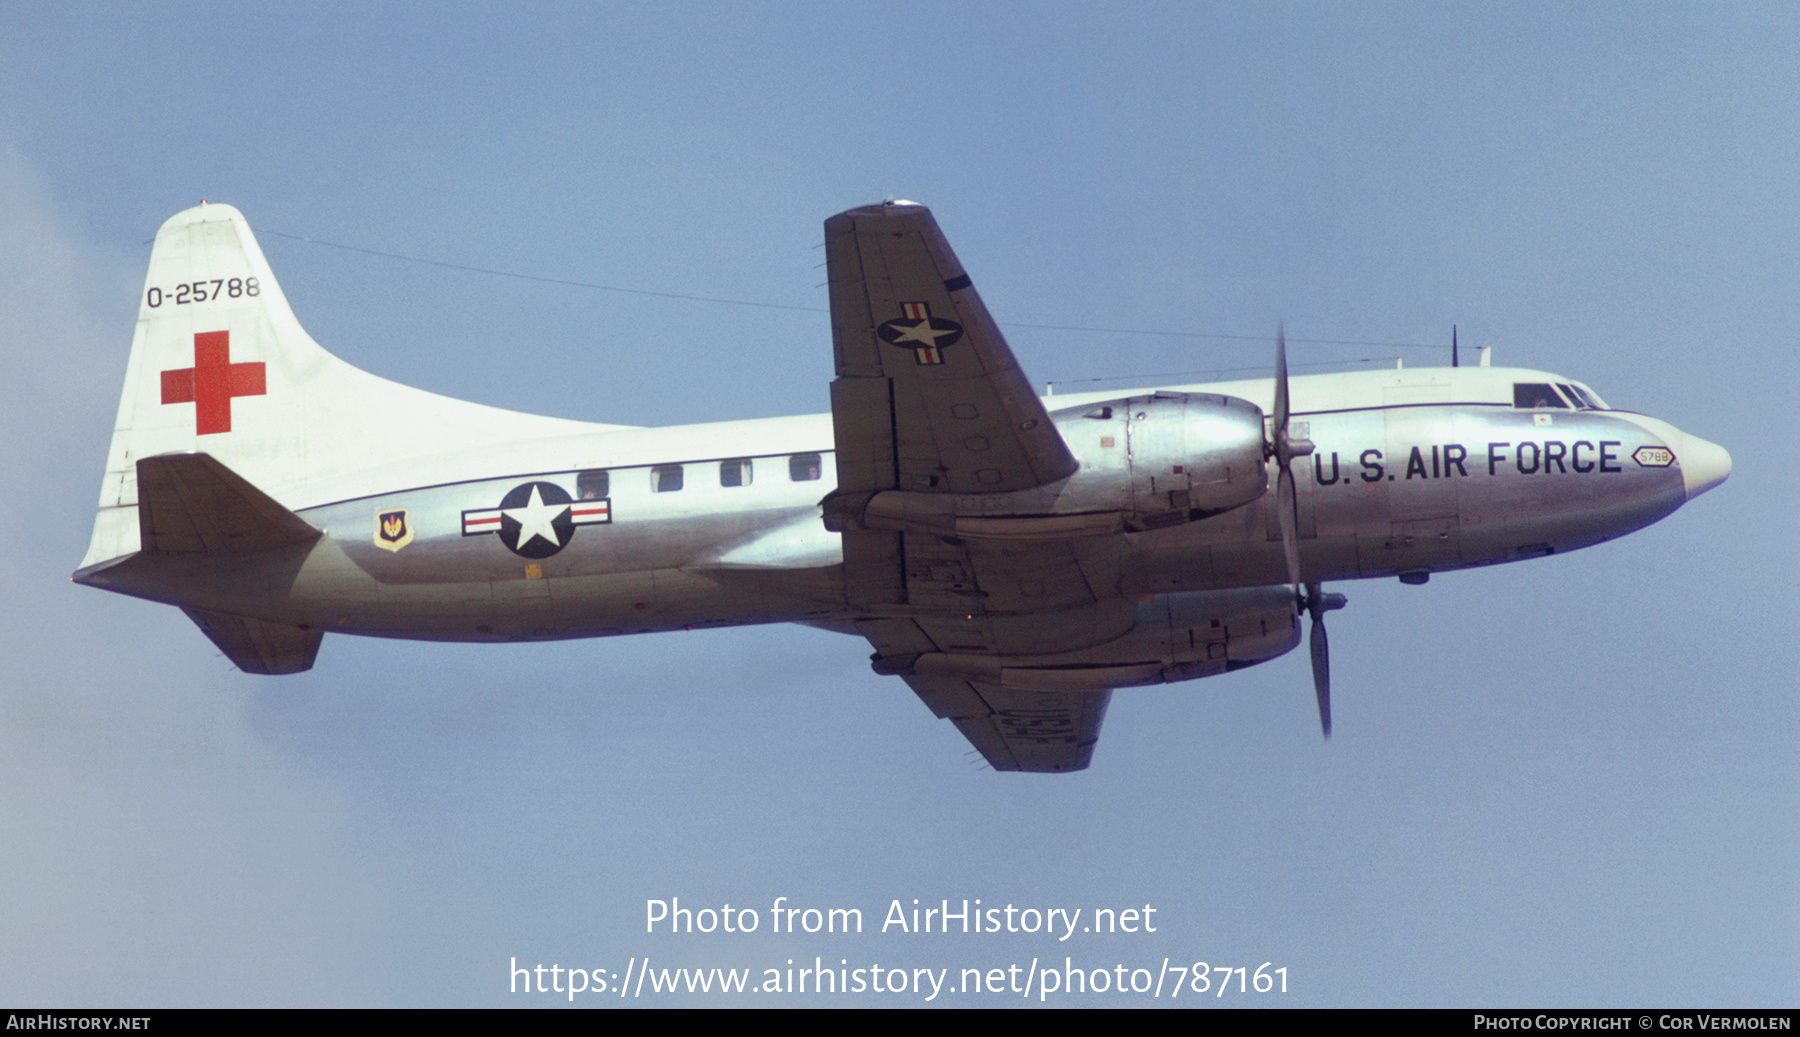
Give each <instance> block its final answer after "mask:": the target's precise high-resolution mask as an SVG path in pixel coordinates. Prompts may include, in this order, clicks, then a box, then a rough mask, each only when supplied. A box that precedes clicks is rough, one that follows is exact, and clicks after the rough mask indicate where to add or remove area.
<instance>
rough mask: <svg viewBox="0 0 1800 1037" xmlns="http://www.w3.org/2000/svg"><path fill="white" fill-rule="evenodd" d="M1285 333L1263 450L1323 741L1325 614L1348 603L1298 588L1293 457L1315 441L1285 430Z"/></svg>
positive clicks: (1279, 336)
mask: <svg viewBox="0 0 1800 1037" xmlns="http://www.w3.org/2000/svg"><path fill="white" fill-rule="evenodd" d="M1289 416H1290V407H1289V405H1288V370H1287V331H1286V329H1285V328H1280V327H1278V328H1277V329H1276V331H1275V414H1274V421H1273V423H1272V426H1271V430H1270V434H1269V439H1270V441H1269V443H1268V445H1267V448H1266V450H1267V453H1268V456H1270V457H1273V458H1274V459H1275V467H1276V471H1277V474H1276V482H1275V511H1276V516H1277V517H1278V518H1279V519H1280V520H1281V552H1282V554H1283V555H1284V556H1285V557H1286V560H1287V574H1288V582H1289V583H1291V584H1292V585H1293V587H1294V611H1295V613H1296V614H1298V613H1300V612H1307V613H1310V614H1311V616H1312V670H1313V692H1314V693H1315V694H1316V695H1317V696H1318V699H1319V726H1320V728H1321V729H1323V730H1324V732H1325V737H1326V738H1330V737H1331V651H1330V647H1329V642H1328V639H1327V637H1326V634H1325V613H1327V612H1331V611H1333V610H1335V609H1341V608H1343V607H1344V605H1345V604H1346V603H1347V601H1348V599H1346V598H1345V597H1344V596H1343V595H1342V594H1326V593H1325V590H1324V587H1323V586H1322V585H1321V584H1320V583H1318V582H1317V581H1315V582H1312V583H1308V584H1307V585H1306V589H1305V590H1304V591H1302V590H1301V587H1300V538H1299V533H1298V530H1297V527H1298V525H1299V522H1298V519H1297V515H1298V503H1297V501H1296V500H1295V496H1294V458H1296V457H1305V456H1307V455H1308V454H1311V453H1312V452H1313V442H1312V440H1310V439H1307V438H1306V437H1305V436H1294V435H1293V434H1292V433H1291V432H1290V430H1289V428H1288V418H1289Z"/></svg>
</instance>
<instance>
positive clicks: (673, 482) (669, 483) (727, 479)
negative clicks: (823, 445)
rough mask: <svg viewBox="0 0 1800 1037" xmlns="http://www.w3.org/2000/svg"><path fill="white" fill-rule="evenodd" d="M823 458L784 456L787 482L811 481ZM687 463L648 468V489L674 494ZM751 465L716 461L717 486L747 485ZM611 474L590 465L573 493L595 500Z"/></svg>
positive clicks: (607, 489) (740, 459)
mask: <svg viewBox="0 0 1800 1037" xmlns="http://www.w3.org/2000/svg"><path fill="white" fill-rule="evenodd" d="M823 465H824V459H823V458H822V457H821V456H820V455H819V454H792V455H789V457H788V481H789V482H811V481H813V480H815V479H817V478H819V473H820V472H821V470H822V468H823ZM688 467H689V466H687V465H678V464H659V465H656V466H655V467H653V468H651V469H650V489H651V490H653V491H654V492H656V493H674V492H675V491H676V490H679V489H681V488H682V486H683V485H685V482H686V478H687V475H686V470H687V468H688ZM753 474H754V466H753V465H752V464H751V459H750V458H748V457H734V458H731V459H730V460H727V461H720V462H719V485H720V486H748V485H750V482H751V478H752V476H753ZM611 490H612V474H611V472H609V471H608V470H607V469H604V468H591V469H588V470H587V471H584V472H579V473H577V474H576V476H575V495H576V496H577V497H579V498H581V499H582V500H599V499H600V498H602V497H606V496H609V495H610V493H611Z"/></svg>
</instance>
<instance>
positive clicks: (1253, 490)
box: [823, 392, 1269, 540]
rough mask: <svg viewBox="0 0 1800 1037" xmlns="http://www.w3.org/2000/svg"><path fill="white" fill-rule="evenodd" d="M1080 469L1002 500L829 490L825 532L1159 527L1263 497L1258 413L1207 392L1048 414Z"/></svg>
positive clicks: (988, 533) (1012, 535)
mask: <svg viewBox="0 0 1800 1037" xmlns="http://www.w3.org/2000/svg"><path fill="white" fill-rule="evenodd" d="M1051 419H1052V420H1053V421H1054V422H1055V423H1056V427H1057V431H1058V432H1060V433H1061V434H1062V436H1063V439H1064V442H1066V443H1068V444H1069V447H1070V449H1071V451H1073V452H1074V454H1075V455H1076V456H1077V457H1078V458H1080V459H1081V467H1080V469H1079V470H1077V471H1076V472H1075V473H1074V474H1072V475H1070V476H1069V477H1068V478H1066V479H1061V480H1058V481H1057V482H1055V483H1052V484H1049V485H1046V486H1039V487H1034V488H1032V489H1027V490H1016V491H1012V492H1010V493H988V494H973V493H947V492H931V491H922V490H882V491H879V492H874V493H861V494H844V493H833V494H831V495H830V496H828V497H827V498H826V499H825V501H824V502H823V503H824V512H825V515H824V517H825V528H827V529H831V530H834V531H837V530H845V529H885V530H904V531H911V532H920V533H933V534H936V535H938V536H954V537H975V538H979V539H1021V540H1054V539H1065V538H1069V537H1083V536H1104V535H1108V534H1113V533H1119V532H1122V531H1124V530H1146V529H1160V528H1162V527H1164V526H1172V525H1176V524H1178V523H1181V522H1189V521H1193V520H1195V519H1202V518H1206V517H1207V516H1209V515H1217V514H1219V513H1220V512H1224V511H1230V510H1231V509H1233V508H1238V507H1242V506H1243V505H1245V504H1249V503H1251V502H1252V501H1255V500H1257V499H1259V498H1261V497H1262V496H1263V494H1264V493H1265V492H1266V491H1267V489H1268V485H1269V476H1268V472H1267V470H1266V468H1265V464H1264V462H1265V452H1264V440H1263V413H1262V409H1261V408H1259V407H1257V406H1256V405H1255V404H1253V403H1251V402H1250V401H1248V400H1242V399H1238V398H1237V397H1234V396H1220V395H1217V394H1215V393H1175V392H1161V393H1157V394H1155V395H1153V396H1132V397H1126V398H1123V399H1118V400H1111V401H1107V402H1105V403H1097V404H1092V405H1090V406H1086V407H1078V408H1070V409H1068V410H1062V411H1057V412H1056V413H1054V414H1052V415H1051Z"/></svg>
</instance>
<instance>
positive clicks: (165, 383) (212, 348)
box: [162, 331, 268, 436]
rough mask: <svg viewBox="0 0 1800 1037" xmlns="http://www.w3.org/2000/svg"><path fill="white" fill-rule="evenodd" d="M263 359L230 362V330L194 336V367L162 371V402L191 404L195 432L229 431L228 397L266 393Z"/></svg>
mask: <svg viewBox="0 0 1800 1037" xmlns="http://www.w3.org/2000/svg"><path fill="white" fill-rule="evenodd" d="M267 384H268V383H267V379H266V377H265V374H264V368H263V363H262V361H260V360H258V361H256V362H254V363H242V364H234V363H232V362H231V332H229V331H201V332H197V333H195V335H194V366H192V367H183V368H180V369H179V370H172V371H164V372H163V373H162V401H163V403H165V404H168V403H191V404H194V432H195V434H196V435H201V436H205V435H210V434H212V433H214V432H230V431H231V398H232V397H233V396H261V395H263V394H264V393H266V392H268V389H267Z"/></svg>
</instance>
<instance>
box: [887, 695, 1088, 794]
mask: <svg viewBox="0 0 1800 1037" xmlns="http://www.w3.org/2000/svg"><path fill="white" fill-rule="evenodd" d="M906 683H907V684H908V685H910V686H911V687H912V690H913V691H915V692H917V693H918V695H919V698H920V699H921V700H923V701H924V703H925V705H927V706H929V707H931V711H932V712H933V713H935V714H936V715H937V716H939V717H940V718H943V719H946V720H949V721H950V722H951V723H953V724H955V725H956V729H957V730H958V731H961V732H962V734H963V737H964V738H967V739H968V740H969V742H970V744H972V745H974V746H975V748H976V749H977V750H978V751H979V752H980V753H981V755H982V756H983V757H985V758H986V759H987V762H988V763H990V764H992V765H993V768H994V769H995V770H997V771H1035V772H1039V773H1059V772H1062V771H1078V770H1082V769H1083V768H1085V767H1087V765H1088V761H1089V760H1090V759H1092V757H1093V755H1094V743H1095V742H1096V741H1098V740H1099V738H1100V722H1101V721H1102V720H1104V719H1106V705H1107V703H1108V702H1109V701H1110V700H1111V699H1112V692H1111V691H1104V690H1102V691H1026V690H1023V689H1019V688H1003V687H1000V686H999V685H995V684H986V683H980V682H975V681H967V680H963V679H962V678H960V677H939V676H931V675H926V674H911V675H909V676H907V678H906Z"/></svg>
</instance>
